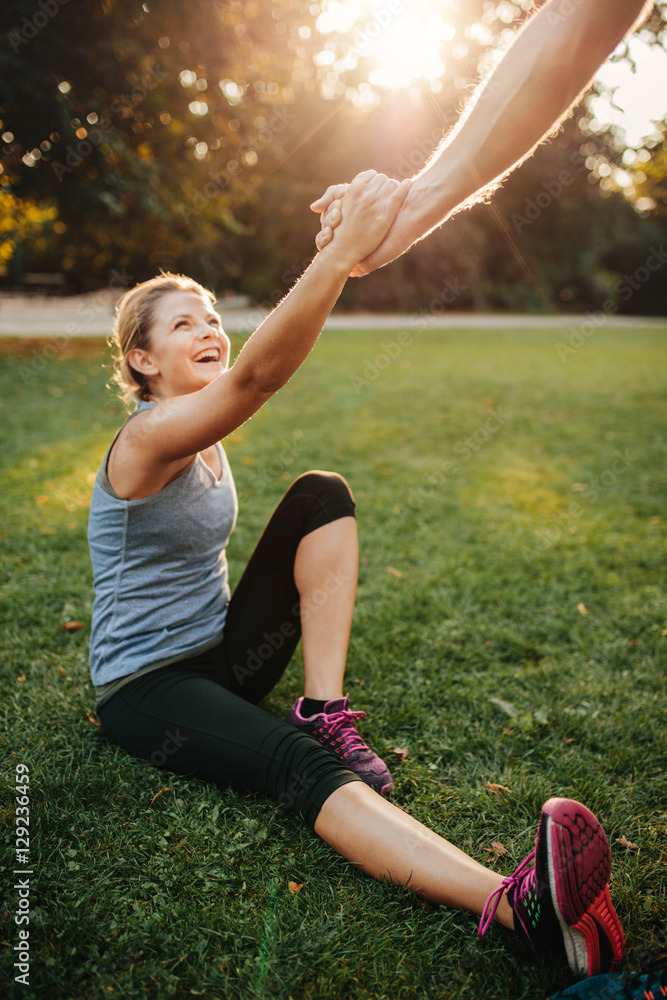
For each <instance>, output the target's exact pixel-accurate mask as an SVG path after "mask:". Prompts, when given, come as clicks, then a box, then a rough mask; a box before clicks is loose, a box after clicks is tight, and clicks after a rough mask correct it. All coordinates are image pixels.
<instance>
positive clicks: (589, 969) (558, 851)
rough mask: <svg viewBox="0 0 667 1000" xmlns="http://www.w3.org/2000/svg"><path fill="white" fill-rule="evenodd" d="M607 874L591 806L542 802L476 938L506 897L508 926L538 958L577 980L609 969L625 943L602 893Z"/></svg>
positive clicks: (607, 859)
mask: <svg viewBox="0 0 667 1000" xmlns="http://www.w3.org/2000/svg"><path fill="white" fill-rule="evenodd" d="M531 861H534V862H535V863H534V865H530V862H531ZM610 873H611V853H610V851H609V844H608V842H607V838H606V836H605V832H604V830H603V829H602V827H601V826H600V824H599V822H598V821H597V819H596V818H595V816H594V815H593V813H592V812H591V811H590V809H587V808H586V806H582V804H581V803H580V802H575V801H574V800H573V799H549V800H548V801H547V802H545V804H544V806H543V807H542V815H541V817H540V825H539V827H538V830H537V837H536V839H535V850H534V851H531V853H530V854H529V855H528V857H527V858H524V860H523V861H522V862H521V864H520V865H519V867H518V868H517V869H516V871H515V872H514V873H513V874H512V875H509V876H508V877H507V878H506V879H504V880H503V883H502V885H501V886H499V887H498V888H497V889H496V890H495V891H494V892H492V893H491V895H490V896H489V898H488V900H487V902H486V906H485V907H484V912H483V913H482V919H481V921H480V925H479V932H478V933H479V936H480V937H482V936H483V935H484V934H486V932H487V931H488V929H489V927H490V926H491V922H492V921H493V917H494V915H495V912H496V910H497V909H498V904H499V903H500V899H501V896H502V894H503V892H507V900H508V902H509V904H510V906H511V907H512V909H513V910H514V929H515V930H516V931H517V933H518V934H519V935H520V936H521V937H523V938H524V939H525V940H527V941H528V942H529V944H531V945H532V946H533V948H535V950H536V951H537V952H538V953H539V954H541V955H544V956H546V957H551V958H554V959H560V960H563V959H567V962H568V964H569V966H570V969H571V970H572V972H574V973H577V974H578V975H584V976H594V975H596V974H597V973H600V972H608V971H609V970H610V969H613V968H614V966H615V965H617V964H618V963H619V962H620V960H621V958H622V957H623V943H624V942H623V930H622V928H621V924H620V922H619V919H618V917H617V915H616V911H615V910H614V907H613V906H612V902H611V897H610V895H609V886H608V884H607V883H608V881H609V875H610Z"/></svg>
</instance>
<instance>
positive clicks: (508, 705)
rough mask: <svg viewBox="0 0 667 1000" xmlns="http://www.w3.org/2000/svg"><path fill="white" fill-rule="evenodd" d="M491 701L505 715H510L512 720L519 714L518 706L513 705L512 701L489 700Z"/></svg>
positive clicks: (502, 699) (501, 699)
mask: <svg viewBox="0 0 667 1000" xmlns="http://www.w3.org/2000/svg"><path fill="white" fill-rule="evenodd" d="M489 701H490V702H491V704H492V705H495V706H496V707H497V708H499V709H500V710H501V711H503V712H504V713H505V715H509V716H510V718H513V717H514V716H515V715H518V714H519V709H518V708H517V707H516V705H513V704H512V702H511V701H505V699H504V698H489Z"/></svg>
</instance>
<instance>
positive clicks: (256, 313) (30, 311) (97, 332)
mask: <svg viewBox="0 0 667 1000" xmlns="http://www.w3.org/2000/svg"><path fill="white" fill-rule="evenodd" d="M116 298H117V293H114V292H111V291H109V290H106V289H105V290H102V291H100V292H91V293H90V294H89V295H80V296H76V297H75V298H46V297H32V296H30V297H28V296H26V297H18V296H11V295H7V294H0V337H45V338H50V337H106V336H108V334H109V333H110V331H111V326H112V323H113V310H114V305H115V302H116ZM218 307H220V303H218ZM221 315H222V322H223V326H224V327H225V329H226V330H229V331H230V332H232V331H239V332H242V333H243V332H245V333H251V332H252V331H253V330H254V329H256V327H257V326H259V324H260V323H261V321H262V319H263V318H264V316H265V315H266V312H265V311H263V310H262V309H260V308H256V309H248V308H244V309H239V308H232V309H229V308H222V309H221ZM587 321H589V322H590V316H589V315H572V314H567V315H558V316H532V315H520V316H512V315H507V314H504V313H499V314H495V313H455V312H447V313H443V314H438V315H424V314H420V313H412V314H391V315H389V314H380V313H354V314H352V315H350V314H349V313H341V314H334V315H333V316H331V317H330V318H329V319H328V320H327V323H326V325H325V329H338V330H354V329H360V328H364V329H367V328H373V329H378V330H415V329H424V325H423V324H424V323H425V324H426V327H427V328H430V329H446V328H452V329H453V328H457V329H460V328H471V327H489V328H497V329H511V328H519V327H524V328H525V327H566V328H567V327H577V326H579V325H581V324H582V323H585V322H587ZM605 326H607V327H609V326H623V327H639V326H655V327H663V328H664V329H665V330H667V317H648V316H647V317H642V316H638V317H634V316H607V317H606V318H605Z"/></svg>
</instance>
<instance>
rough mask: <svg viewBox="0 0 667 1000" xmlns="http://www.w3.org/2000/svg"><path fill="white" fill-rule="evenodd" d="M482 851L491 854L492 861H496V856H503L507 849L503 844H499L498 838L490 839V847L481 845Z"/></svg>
mask: <svg viewBox="0 0 667 1000" xmlns="http://www.w3.org/2000/svg"><path fill="white" fill-rule="evenodd" d="M482 850H483V851H486V852H487V854H493V861H497V860H498V858H503V857H504V856H505V855H506V854H507V849H506V848H505V845H504V844H501V843H500V841H499V840H492V841H491V847H483V848H482Z"/></svg>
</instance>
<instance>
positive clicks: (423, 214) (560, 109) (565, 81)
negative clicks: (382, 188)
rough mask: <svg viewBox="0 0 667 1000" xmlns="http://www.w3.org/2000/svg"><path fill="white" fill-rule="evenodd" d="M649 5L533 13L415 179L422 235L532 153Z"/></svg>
mask: <svg viewBox="0 0 667 1000" xmlns="http://www.w3.org/2000/svg"><path fill="white" fill-rule="evenodd" d="M650 7H651V2H650V0H649V2H648V3H646V0H549V2H548V3H546V4H545V5H544V6H543V7H542V8H541V9H540V10H539V11H538V12H537V13H536V14H535V15H533V17H531V18H530V20H529V21H528V22H527V23H526V25H525V27H524V28H523V29H522V30H521V31H520V32H519V34H518V35H517V37H516V39H515V40H514V42H513V43H512V45H511V47H510V48H509V50H508V51H507V52H506V53H505V55H504V56H503V58H502V60H501V61H500V63H499V64H498V65H497V66H496V67H495V69H494V70H493V72H492V73H491V74H490V76H489V77H488V78H487V79H486V81H485V82H484V83H483V84H482V85H481V86H480V88H479V89H478V91H477V93H476V95H475V96H474V97H473V98H472V100H471V103H470V106H469V109H468V110H466V111H465V112H464V114H463V117H462V119H461V120H460V122H459V123H458V124H457V126H456V127H455V128H454V130H453V132H452V133H450V135H449V136H447V137H446V138H445V139H444V141H443V143H442V145H441V146H440V148H439V149H438V150H437V152H436V154H435V155H434V157H433V158H432V159H431V161H430V163H429V164H427V166H426V167H425V168H424V170H423V171H422V172H421V174H420V175H419V176H418V177H417V179H416V180H415V181H414V183H413V186H412V190H411V193H410V196H409V202H411V209H412V211H413V213H414V214H415V216H419V226H418V227H417V228H419V229H420V232H419V234H417V232H415V238H418V235H425V234H426V233H427V232H429V231H430V230H431V229H433V228H434V227H435V226H437V225H439V224H440V223H441V222H443V221H444V220H445V219H446V218H447V217H448V216H449V215H450V214H452V212H454V210H455V209H456V208H457V207H459V206H461V205H462V204H464V203H466V202H467V201H468V199H470V198H471V197H472V196H474V195H475V194H478V193H480V192H483V191H485V190H488V189H489V187H492V186H493V185H494V184H495V183H497V182H499V181H500V179H501V178H502V177H503V176H504V175H505V174H507V173H508V172H509V171H510V170H511V169H512V168H513V167H514V166H516V165H518V164H519V163H520V162H521V161H522V160H523V159H525V158H526V157H527V156H528V155H529V154H530V153H531V152H532V150H533V149H534V148H535V146H536V145H537V144H538V143H539V142H540V141H541V140H542V139H543V138H544V137H545V136H547V135H549V134H550V133H551V132H552V131H553V130H554V129H555V128H556V127H557V126H558V125H559V123H560V122H561V121H562V119H563V117H564V116H565V115H566V114H567V112H568V111H569V110H570V108H571V107H572V105H573V104H574V103H575V102H576V101H577V99H578V98H579V97H580V96H581V94H582V92H583V91H584V90H585V89H586V87H587V86H588V85H589V83H590V81H591V79H592V77H593V76H594V74H595V72H596V70H597V69H598V68H599V67H600V65H601V64H602V63H603V62H604V60H605V59H606V57H607V56H608V55H609V54H610V53H611V52H612V51H613V50H614V48H615V47H616V46H617V45H618V43H619V42H620V41H621V40H622V39H623V38H624V37H625V35H626V34H627V33H628V32H629V31H630V30H631V29H632V28H633V26H635V25H636V24H637V23H638V22H639V21H641V20H642V18H643V16H644V15H645V14H646V13H647V12H648V10H649V9H650ZM415 223H416V220H415Z"/></svg>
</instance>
